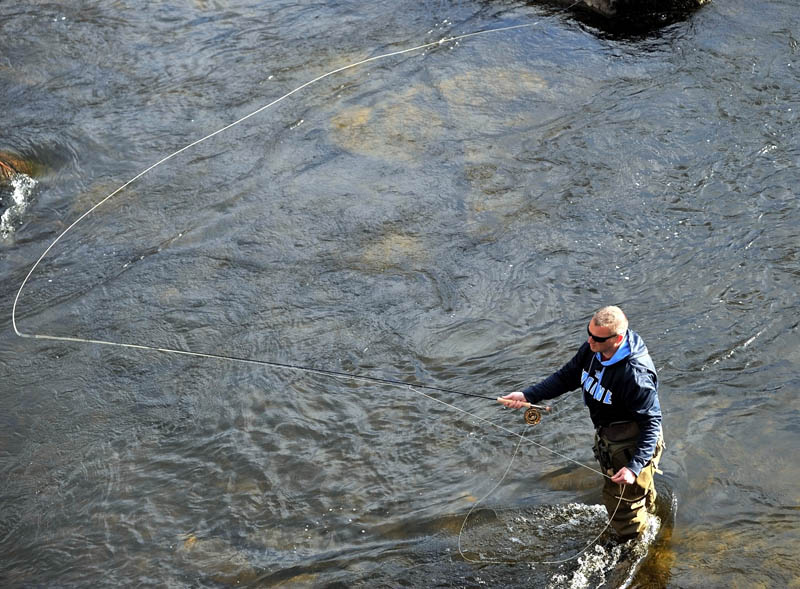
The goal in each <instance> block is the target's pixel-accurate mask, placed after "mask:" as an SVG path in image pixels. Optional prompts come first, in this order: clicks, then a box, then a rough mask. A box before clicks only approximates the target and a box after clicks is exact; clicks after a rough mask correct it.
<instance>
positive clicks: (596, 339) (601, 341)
mask: <svg viewBox="0 0 800 589" xmlns="http://www.w3.org/2000/svg"><path fill="white" fill-rule="evenodd" d="M586 333H588V334H589V337H590V338H592V339H593V340H594V341H596V342H597V343H598V344H602V343H603V342H605V341H608V340H610V339H611V338H612V337H617V334H616V333H615V334H613V335H607V336H606V337H599V336H596V335H595V334H593V333H592V332H591V331H589V326H588V325H587V326H586Z"/></svg>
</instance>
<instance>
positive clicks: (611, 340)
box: [587, 306, 628, 360]
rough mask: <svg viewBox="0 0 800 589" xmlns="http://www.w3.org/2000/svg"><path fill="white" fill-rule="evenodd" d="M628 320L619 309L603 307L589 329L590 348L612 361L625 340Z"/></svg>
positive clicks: (596, 314)
mask: <svg viewBox="0 0 800 589" xmlns="http://www.w3.org/2000/svg"><path fill="white" fill-rule="evenodd" d="M627 330H628V318H627V317H625V313H623V312H622V309H620V308H619V307H614V306H609V307H603V308H602V309H599V310H598V311H596V312H595V314H594V315H593V316H592V319H591V321H589V326H588V327H587V331H588V335H589V340H588V341H589V347H590V348H591V350H592V352H600V354H601V355H602V356H603V357H604V358H605V359H606V360H608V359H610V358H611V357H612V356H613V355H614V352H616V351H617V349H618V348H619V347H620V346H621V345H622V342H623V341H624V340H625V332H626V331H627Z"/></svg>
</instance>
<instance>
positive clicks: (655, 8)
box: [580, 0, 710, 17]
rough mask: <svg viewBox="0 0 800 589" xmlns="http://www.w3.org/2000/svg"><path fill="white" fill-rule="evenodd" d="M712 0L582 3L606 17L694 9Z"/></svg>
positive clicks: (594, 0) (592, 0)
mask: <svg viewBox="0 0 800 589" xmlns="http://www.w3.org/2000/svg"><path fill="white" fill-rule="evenodd" d="M709 1H710V0H581V2H580V5H581V6H584V7H586V8H588V9H589V10H591V11H592V12H595V13H597V14H599V15H601V16H605V17H617V16H633V15H636V14H645V13H659V12H674V11H686V10H693V9H695V8H698V7H700V6H702V5H703V4H707V3H708V2H709Z"/></svg>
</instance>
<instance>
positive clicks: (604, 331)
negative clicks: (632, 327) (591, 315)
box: [588, 319, 620, 358]
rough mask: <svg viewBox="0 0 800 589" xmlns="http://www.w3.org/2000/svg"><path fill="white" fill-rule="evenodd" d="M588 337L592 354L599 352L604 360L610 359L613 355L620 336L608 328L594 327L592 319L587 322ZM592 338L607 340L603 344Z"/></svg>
mask: <svg viewBox="0 0 800 589" xmlns="http://www.w3.org/2000/svg"><path fill="white" fill-rule="evenodd" d="M588 329H589V335H588V338H589V339H588V342H589V348H590V349H591V350H592V352H600V354H601V355H603V356H605V357H606V358H610V357H611V356H613V355H614V352H615V351H616V350H617V348H618V347H619V339H620V336H619V335H617V334H615V333H614V332H613V331H612V330H611V328H610V327H599V326H597V325H595V323H594V319H592V320H591V321H589V328H588ZM592 336H597V337H598V338H601V339H602V338H606V337H607V338H608V339H607V340H605V341H603V342H599V341H597V340H595V339H594V337H592Z"/></svg>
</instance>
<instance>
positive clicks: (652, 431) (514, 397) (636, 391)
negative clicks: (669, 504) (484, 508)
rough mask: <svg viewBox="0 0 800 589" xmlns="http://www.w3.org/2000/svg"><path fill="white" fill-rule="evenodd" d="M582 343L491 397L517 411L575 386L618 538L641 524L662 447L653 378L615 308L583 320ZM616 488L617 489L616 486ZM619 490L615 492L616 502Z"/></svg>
mask: <svg viewBox="0 0 800 589" xmlns="http://www.w3.org/2000/svg"><path fill="white" fill-rule="evenodd" d="M587 331H588V338H587V341H586V342H585V343H584V344H583V345H582V346H581V347H580V349H578V352H577V353H576V354H575V356H574V357H573V358H572V359H571V360H570V361H569V362H567V363H566V364H565V365H564V366H563V367H562V368H561V369H559V370H558V371H556V372H555V373H554V374H552V375H551V376H549V377H548V378H546V379H544V380H543V381H541V382H539V383H538V384H535V385H531V386H529V387H527V388H525V389H523V390H522V391H515V392H513V393H509V394H507V395H505V396H504V397H501V398H500V399H499V400H500V402H502V403H503V404H504V405H506V406H507V407H510V408H512V409H519V408H521V407H523V406H524V405H523V403H525V402H528V403H533V404H536V403H540V402H541V401H542V400H544V399H553V398H555V397H558V396H560V395H563V394H564V393H566V392H568V391H572V390H574V389H577V388H579V387H580V388H581V389H582V390H583V399H584V402H585V404H586V405H587V406H588V408H589V416H590V417H591V419H592V423H593V424H594V426H595V428H596V433H595V440H594V448H593V450H594V455H595V458H597V460H598V462H599V463H600V466H601V467H602V469H603V471H604V472H605V473H607V474H608V475H609V476H608V477H606V478H605V479H604V485H603V503H604V504H605V506H606V510H607V511H608V513H609V516H612V514H613V516H612V519H611V525H612V526H613V527H614V529H615V530H616V532H617V534H618V535H619V536H620V538H621V539H622V540H628V539H631V538H635V537H637V536H639V535H640V534H641V533H642V532H643V531H644V530H645V529H646V528H647V512H648V511H649V510H651V509H652V508H653V506H654V504H655V499H656V490H655V487H654V485H653V476H654V475H655V473H656V472H660V471H659V470H658V462H659V460H660V458H661V452H662V450H663V447H664V443H663V437H662V432H661V406H660V404H659V401H658V376H657V375H656V369H655V366H654V365H653V361H652V360H651V359H650V354H649V352H648V351H647V346H645V344H644V341H643V340H642V338H641V337H640V336H639V334H637V333H636V332H635V331H632V330H631V329H629V328H628V319H627V318H626V317H625V314H624V313H623V312H622V310H621V309H620V308H619V307H614V306H609V307H603V308H602V309H600V310H598V311H597V312H596V313H595V314H594V315H593V316H592V318H591V320H590V321H589V325H588V327H587ZM623 485H624V487H623ZM620 490H622V491H623V492H622V496H621V499H620Z"/></svg>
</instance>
